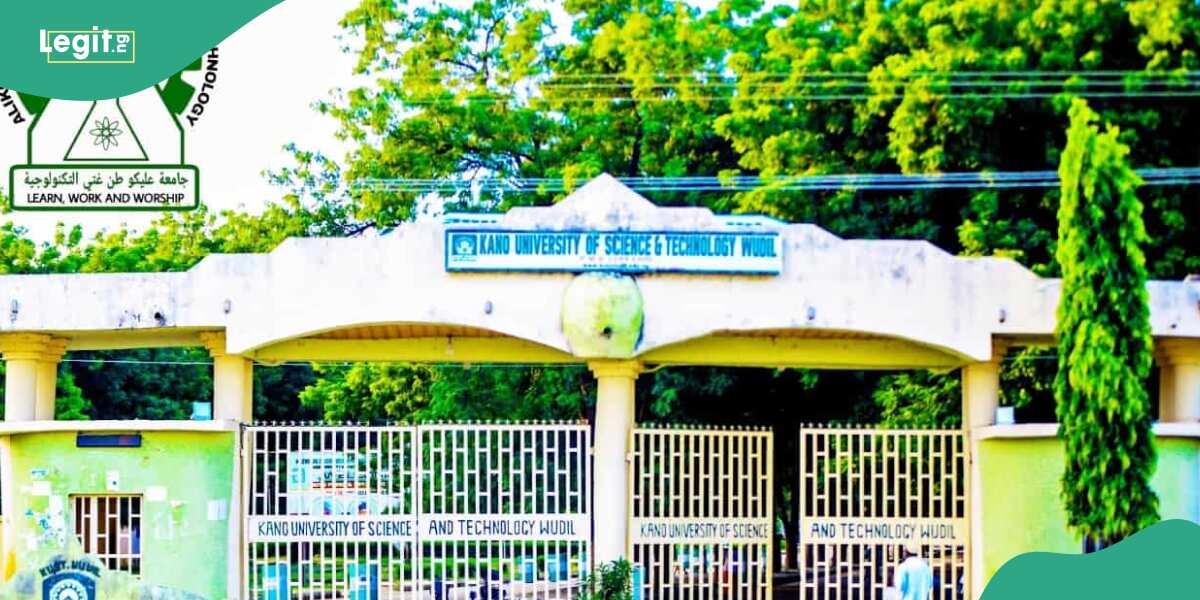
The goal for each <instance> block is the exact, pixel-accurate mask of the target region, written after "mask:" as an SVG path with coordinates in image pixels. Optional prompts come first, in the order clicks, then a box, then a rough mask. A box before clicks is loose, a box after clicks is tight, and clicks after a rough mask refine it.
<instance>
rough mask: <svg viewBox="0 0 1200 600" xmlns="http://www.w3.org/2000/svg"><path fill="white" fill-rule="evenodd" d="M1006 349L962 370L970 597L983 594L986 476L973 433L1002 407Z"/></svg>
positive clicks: (994, 348) (989, 422) (991, 422)
mask: <svg viewBox="0 0 1200 600" xmlns="http://www.w3.org/2000/svg"><path fill="white" fill-rule="evenodd" d="M1006 350H1007V348H1006V347H1005V346H1004V345H1003V344H1000V343H993V344H992V357H991V359H990V360H988V361H985V362H976V363H970V364H968V365H966V366H964V367H963V369H962V395H963V398H962V404H963V406H962V408H963V429H964V431H965V433H966V434H967V444H968V445H969V447H970V457H971V484H970V513H971V514H970V518H971V581H970V586H969V589H970V597H971V598H978V597H979V596H980V594H982V593H983V587H984V584H985V583H986V581H985V580H984V577H983V549H984V539H983V511H982V510H981V509H982V505H983V478H982V476H981V473H980V468H979V460H978V450H979V442H978V441H977V440H976V439H975V435H974V432H975V430H977V429H980V428H983V427H989V426H992V425H995V424H996V408H997V407H999V406H1000V362H1001V361H1002V360H1003V359H1004V353H1005V351H1006Z"/></svg>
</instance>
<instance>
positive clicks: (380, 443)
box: [242, 423, 592, 600]
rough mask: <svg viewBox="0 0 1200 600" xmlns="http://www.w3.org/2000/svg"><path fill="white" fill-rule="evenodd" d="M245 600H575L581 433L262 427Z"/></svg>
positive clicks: (250, 461)
mask: <svg viewBox="0 0 1200 600" xmlns="http://www.w3.org/2000/svg"><path fill="white" fill-rule="evenodd" d="M243 451H244V457H243V463H242V467H243V478H244V479H243V485H244V498H243V499H244V502H245V506H246V511H245V515H244V516H243V518H244V527H245V532H246V535H245V540H244V546H243V549H242V551H243V566H244V571H243V573H244V578H243V580H244V584H243V589H242V594H243V598H245V599H246V600H333V599H338V600H458V599H462V600H472V599H473V600H505V599H507V600H516V599H518V598H519V599H525V600H558V599H562V600H567V599H570V598H574V597H576V596H577V595H578V594H579V590H580V588H581V586H582V584H583V581H584V580H585V579H586V578H587V576H588V572H589V570H590V569H589V567H590V565H591V560H592V556H591V540H592V535H591V534H592V532H591V525H592V523H591V457H590V451H591V430H590V428H589V427H588V425H587V424H584V423H521V424H436V425H417V426H398V427H366V426H324V425H299V426H298V425H254V426H249V427H246V428H245V433H244V437H243Z"/></svg>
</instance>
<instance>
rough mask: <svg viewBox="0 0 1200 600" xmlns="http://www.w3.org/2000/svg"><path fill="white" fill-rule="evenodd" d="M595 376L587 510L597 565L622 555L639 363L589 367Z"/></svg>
mask: <svg viewBox="0 0 1200 600" xmlns="http://www.w3.org/2000/svg"><path fill="white" fill-rule="evenodd" d="M588 367H589V368H590V369H591V370H592V373H593V374H595V376H596V439H595V442H594V447H595V452H596V455H595V460H594V464H595V471H594V473H593V477H594V482H593V485H592V488H593V489H594V490H595V504H594V505H593V507H592V514H593V515H594V516H593V519H594V522H595V523H596V534H595V543H596V563H597V564H600V563H604V562H609V561H613V560H617V559H619V558H622V557H624V556H625V552H626V548H627V543H628V528H629V489H628V488H629V459H630V456H629V452H630V448H629V440H630V435H631V432H632V431H633V426H634V403H635V399H634V383H635V382H636V381H637V376H638V374H639V373H641V371H642V365H641V363H638V362H637V361H630V360H605V361H595V362H591V363H588Z"/></svg>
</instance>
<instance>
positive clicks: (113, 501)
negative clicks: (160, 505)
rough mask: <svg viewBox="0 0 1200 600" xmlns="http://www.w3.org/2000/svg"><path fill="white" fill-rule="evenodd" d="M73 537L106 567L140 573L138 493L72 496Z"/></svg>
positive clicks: (140, 528)
mask: <svg viewBox="0 0 1200 600" xmlns="http://www.w3.org/2000/svg"><path fill="white" fill-rule="evenodd" d="M71 500H72V505H73V506H74V509H75V537H77V538H79V543H80V544H81V545H82V546H83V551H84V552H86V553H88V554H90V555H92V556H94V557H96V558H97V559H99V560H100V562H101V563H103V564H104V566H105V567H106V568H108V569H109V570H113V571H123V572H125V573H129V574H131V575H140V574H141V571H142V543H141V542H142V540H141V534H142V497H141V496H132V495H87V496H83V495H81V496H72V497H71Z"/></svg>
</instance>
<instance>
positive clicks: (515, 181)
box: [350, 167, 1200, 194]
mask: <svg viewBox="0 0 1200 600" xmlns="http://www.w3.org/2000/svg"><path fill="white" fill-rule="evenodd" d="M1136 172H1137V174H1138V175H1139V176H1140V177H1141V178H1142V182H1143V185H1146V186H1187V185H1192V184H1195V183H1200V167H1173V168H1147V169H1138V170H1136ZM617 179H618V180H620V181H621V183H623V184H624V185H626V186H628V187H629V188H631V189H633V190H636V191H640V192H742V191H755V190H771V191H841V190H884V191H906V190H926V189H1047V188H1056V187H1058V186H1059V185H1060V181H1059V177H1058V172H1056V171H997V172H986V171H975V172H955V173H931V174H901V173H876V174H839V175H797V176H784V175H778V176H770V177H759V176H745V175H743V176H734V177H706V176H685V177H654V176H649V177H618V178H617ZM350 189H351V190H354V191H372V192H395V193H419V194H428V193H462V192H489V191H493V192H506V193H556V192H564V191H569V189H572V188H570V187H569V186H568V185H567V182H566V181H565V180H564V179H562V178H553V177H528V178H522V177H515V178H503V177H491V176H489V177H479V178H475V179H418V178H395V179H360V180H357V181H354V182H351V183H350Z"/></svg>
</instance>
